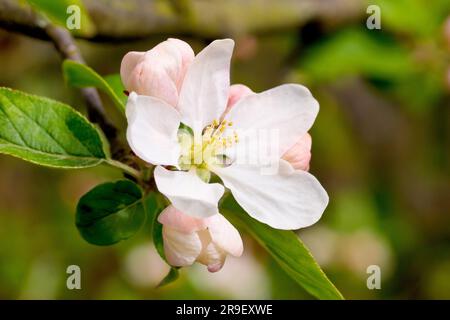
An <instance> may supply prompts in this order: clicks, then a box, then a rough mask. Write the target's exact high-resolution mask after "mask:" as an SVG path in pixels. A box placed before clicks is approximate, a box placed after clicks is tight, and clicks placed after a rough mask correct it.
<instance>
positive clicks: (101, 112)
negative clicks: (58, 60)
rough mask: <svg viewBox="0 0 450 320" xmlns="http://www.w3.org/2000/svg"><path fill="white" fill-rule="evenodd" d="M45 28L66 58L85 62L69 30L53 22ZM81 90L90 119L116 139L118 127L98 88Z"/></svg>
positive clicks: (109, 138) (112, 139)
mask: <svg viewBox="0 0 450 320" xmlns="http://www.w3.org/2000/svg"><path fill="white" fill-rule="evenodd" d="M44 30H45V32H46V34H47V35H48V37H49V39H50V40H51V41H52V42H53V44H54V45H55V48H56V49H57V50H58V52H59V53H60V54H61V56H62V57H63V58H64V59H69V60H74V61H76V62H79V63H83V64H84V63H85V62H84V59H83V57H82V55H81V52H80V50H79V49H78V47H77V45H76V44H75V42H74V40H73V38H72V35H71V34H70V32H69V31H67V30H66V29H64V28H62V27H57V26H54V25H53V24H51V23H47V24H46V26H45V27H44ZM80 91H81V94H82V95H83V97H84V100H85V101H86V105H87V110H88V117H89V119H90V120H91V121H93V122H95V123H97V124H98V125H99V126H100V127H101V128H102V130H103V132H104V133H105V135H106V137H107V138H108V140H109V141H110V142H112V141H114V140H115V139H116V137H117V129H116V128H115V127H114V125H113V124H112V123H111V122H110V121H109V120H108V118H107V116H106V112H105V109H104V107H103V104H102V101H101V99H100V96H99V94H98V92H97V90H96V89H95V88H82V89H80Z"/></svg>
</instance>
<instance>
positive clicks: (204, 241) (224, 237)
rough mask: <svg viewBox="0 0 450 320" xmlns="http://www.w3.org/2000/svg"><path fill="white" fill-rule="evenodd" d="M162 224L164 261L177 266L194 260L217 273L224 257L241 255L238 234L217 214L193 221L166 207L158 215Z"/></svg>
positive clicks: (187, 264)
mask: <svg viewBox="0 0 450 320" xmlns="http://www.w3.org/2000/svg"><path fill="white" fill-rule="evenodd" d="M158 221H159V222H160V223H161V224H162V225H163V239H164V252H165V255H166V259H167V261H168V262H169V263H170V264H171V265H173V266H177V267H183V266H189V265H191V264H193V263H194V262H195V261H197V262H200V263H201V264H204V265H206V266H207V267H208V271H210V272H216V271H219V270H220V269H221V268H222V266H223V264H224V262H225V258H226V256H227V254H231V255H233V256H235V257H239V256H241V255H242V251H243V244H242V239H241V236H240V235H239V232H238V231H237V230H236V229H235V228H234V227H233V225H232V224H231V223H229V222H228V220H227V219H225V218H224V217H223V216H222V215H221V214H215V215H213V216H211V217H208V218H195V217H192V216H189V215H186V214H184V213H182V212H181V211H179V210H177V209H176V208H175V207H174V206H172V205H170V206H168V207H167V208H166V209H164V211H163V212H162V213H161V214H160V215H159V217H158Z"/></svg>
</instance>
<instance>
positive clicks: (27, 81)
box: [0, 0, 450, 299]
mask: <svg viewBox="0 0 450 320" xmlns="http://www.w3.org/2000/svg"><path fill="white" fill-rule="evenodd" d="M84 3H85V5H86V7H87V8H88V10H89V12H90V14H91V16H92V19H93V21H94V22H95V23H98V28H99V31H100V33H101V32H103V33H107V32H108V30H113V31H114V32H115V33H114V34H115V36H117V38H120V37H122V36H123V37H124V38H127V39H125V40H126V41H118V39H111V38H108V37H106V36H105V37H104V39H102V37H99V38H98V39H96V41H87V40H77V43H78V45H79V46H80V49H81V51H82V53H83V55H84V57H85V59H86V60H87V63H88V64H89V65H90V66H91V67H92V68H94V69H95V70H96V71H97V72H99V73H100V74H102V75H107V74H114V73H117V72H118V71H119V67H120V61H121V58H122V56H123V55H124V54H125V53H126V52H128V51H130V50H140V51H144V50H148V49H150V48H151V47H153V46H154V45H155V44H157V43H158V42H160V41H163V40H164V39H166V38H167V37H179V38H181V39H183V40H185V41H187V42H189V43H190V44H191V45H192V46H193V48H194V49H195V50H196V52H198V51H199V50H201V48H203V47H204V46H205V45H206V44H207V43H209V42H210V41H211V40H212V39H215V38H221V37H232V38H234V39H235V41H236V49H235V52H234V56H233V63H232V69H231V72H232V82H233V83H244V84H247V85H249V86H250V87H251V88H253V89H254V90H255V91H262V90H265V89H268V88H271V87H273V86H276V85H279V84H282V83H286V82H296V83H301V84H304V85H306V86H308V87H309V88H310V89H311V91H312V92H313V94H314V96H315V97H316V98H317V99H318V100H319V102H320V105H321V109H320V112H319V116H318V118H317V121H316V123H315V125H314V127H313V129H312V131H311V134H312V137H313V148H312V153H313V158H312V163H311V172H312V173H313V174H314V175H315V176H317V177H318V178H319V180H320V181H321V182H322V184H323V185H324V187H325V189H326V190H327V191H328V193H329V195H330V205H329V207H328V208H327V210H326V212H325V214H324V216H323V218H322V219H321V220H320V221H319V222H318V223H317V224H316V225H315V226H313V227H310V228H307V229H304V230H301V231H299V235H300V237H301V238H302V239H303V241H304V242H305V243H306V244H307V245H308V246H309V247H310V249H311V251H312V253H313V255H314V256H315V257H316V259H317V260H318V262H319V263H320V265H321V266H322V267H323V269H324V270H325V272H326V273H327V274H328V276H329V277H330V279H331V280H332V281H333V282H334V283H335V284H336V286H337V287H338V288H339V289H340V290H341V292H342V293H343V294H344V296H345V297H346V298H348V299H418V298H423V299H449V298H450V179H449V171H450V167H449V156H450V58H449V54H450V20H448V17H449V16H450V1H448V0H433V1H429V0H428V1H426V0H423V1H422V0H395V1H393V0H386V1H381V0H380V1H375V0H374V1H364V0H361V1H359V0H310V1H309V0H304V1H302V0H290V1H289V0H280V1H276V0H273V1H269V0H266V1H264V0H249V1H239V0H231V1H202V0H191V1H150V0H148V1H144V0H141V1H139V0H133V1H131V0H126V1H114V0H111V1H104V0H99V1H87V0H86V1H84ZM369 4H378V5H379V6H380V8H381V30H368V29H367V28H366V19H367V18H368V16H369V15H368V14H367V13H366V9H367V6H368V5H369ZM0 10H1V6H0ZM111 19H112V20H111ZM114 19H115V20H114ZM122 29H123V30H122ZM133 35H134V36H135V38H136V39H130V38H133ZM0 85H1V86H7V87H12V88H16V89H20V90H23V91H26V92H30V93H34V94H38V95H43V96H48V97H51V98H54V99H57V100H60V101H63V102H66V103H68V104H70V105H72V106H74V107H76V108H78V109H79V110H84V103H83V101H82V99H81V97H80V94H79V92H78V91H77V90H76V89H72V88H69V87H68V86H67V85H66V84H65V83H64V81H63V77H62V73H61V58H60V56H59V55H58V54H57V52H56V51H55V50H54V48H53V46H52V44H51V43H48V42H46V41H41V40H37V39H33V38H30V37H27V36H23V35H19V34H16V33H13V32H10V31H4V30H1V29H0ZM104 102H105V103H106V104H108V103H109V100H108V99H107V98H106V97H104ZM110 111H111V117H112V118H113V119H116V120H117V117H115V115H114V111H113V109H112V108H110ZM121 125H122V127H123V124H121ZM117 178H120V174H119V172H117V171H116V170H114V169H110V168H106V167H99V168H94V169H87V170H74V171H64V170H51V169H47V168H42V167H37V166H34V165H32V164H29V163H25V162H23V161H20V160H18V159H14V158H11V157H9V156H4V155H0V298H3V299H62V298H64V299H104V298H111V299H116V298H121V299H153V298H158V299H165V298H171V299H178V298H189V299H197V298H205V299H209V298H231V299H240V298H249V299H263V298H275V299H303V298H310V296H309V295H308V294H307V293H306V292H305V291H304V290H303V289H302V288H301V287H299V286H298V285H296V284H295V283H294V282H293V281H291V280H290V278H289V277H288V276H286V275H285V274H284V272H283V271H282V270H280V268H279V267H278V266H277V265H276V263H275V262H274V261H273V260H272V259H271V258H270V256H269V255H268V254H267V253H265V252H264V251H263V249H262V248H261V247H260V246H259V245H258V244H257V243H255V242H254V241H253V240H252V239H251V238H250V237H248V236H246V235H245V234H244V235H243V236H244V243H245V253H244V256H243V257H242V258H240V259H232V258H229V259H228V260H227V262H226V264H225V267H224V268H223V270H222V271H220V272H219V273H216V274H209V273H208V272H207V271H206V269H205V268H204V267H203V266H201V265H195V266H193V267H192V268H185V269H183V270H182V272H181V278H180V279H179V280H178V281H177V282H175V283H173V284H171V285H169V286H167V287H164V288H161V289H155V285H156V284H157V283H158V282H159V281H160V280H161V278H162V277H163V276H164V275H165V273H166V272H167V271H168V267H167V266H166V265H164V263H163V262H162V261H161V259H160V258H159V256H158V255H157V253H156V251H155V249H154V248H153V246H152V243H151V237H150V229H149V228H148V227H145V228H144V229H143V230H141V232H140V233H139V234H138V235H136V236H134V237H133V238H131V239H129V240H127V241H124V242H121V243H119V244H117V245H115V246H111V247H96V246H93V245H90V244H88V243H86V242H85V241H83V240H82V238H81V237H80V236H79V234H78V232H77V230H76V227H75V224H74V212H75V207H76V203H77V200H78V199H79V197H80V196H81V195H83V194H84V193H85V192H87V191H88V190H89V189H91V188H92V187H93V186H95V185H96V184H98V183H100V182H103V181H109V180H113V179H117ZM280 201H283V199H280ZM71 264H76V265H79V266H80V267H81V270H82V290H73V291H70V290H68V289H67V288H66V278H67V274H66V268H67V266H69V265H71ZM369 265H378V266H380V268H381V272H382V287H381V290H368V288H367V287H366V279H367V277H368V274H367V273H366V269H367V267H368V266H369Z"/></svg>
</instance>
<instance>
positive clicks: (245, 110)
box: [226, 84, 319, 158]
mask: <svg viewBox="0 0 450 320" xmlns="http://www.w3.org/2000/svg"><path fill="white" fill-rule="evenodd" d="M318 112H319V104H318V102H317V101H316V100H315V99H314V98H313V96H312V95H311V93H310V92H309V90H308V89H307V88H305V87H303V86H301V85H296V84H286V85H281V86H278V87H275V88H273V89H270V90H267V91H264V92H261V93H258V94H252V95H248V96H246V97H244V98H242V99H241V100H239V101H238V102H237V103H236V105H235V106H234V107H233V108H232V109H231V110H230V112H229V113H228V114H227V115H226V119H227V120H230V121H232V123H233V127H232V129H235V130H236V129H237V131H238V134H239V140H240V141H243V143H241V142H240V143H238V144H237V145H236V146H237V148H240V149H241V151H242V148H246V149H247V150H248V151H247V152H251V153H253V152H254V150H253V149H254V146H255V145H256V144H258V142H257V141H255V139H256V138H259V139H261V138H263V139H269V138H271V139H272V140H273V142H271V143H272V144H274V143H276V144H277V146H276V148H274V150H273V153H274V155H273V156H274V157H276V158H280V157H281V155H282V154H284V153H285V152H286V151H287V150H288V149H289V148H290V147H292V146H293V145H294V144H295V143H296V142H297V141H298V140H299V139H300V138H301V137H302V136H303V135H304V134H305V133H306V132H307V131H308V130H309V129H310V128H311V126H312V125H313V123H314V120H315V118H316V116H317V113H318ZM273 135H275V138H276V139H273ZM245 143H248V144H249V145H247V146H245V145H244V144H245ZM260 143H261V142H260ZM250 150H252V151H250Z"/></svg>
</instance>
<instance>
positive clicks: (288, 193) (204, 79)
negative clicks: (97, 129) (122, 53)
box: [122, 39, 328, 230]
mask: <svg viewBox="0 0 450 320" xmlns="http://www.w3.org/2000/svg"><path fill="white" fill-rule="evenodd" d="M233 46H234V42H233V41H232V40H230V39H225V40H216V41H214V42H212V43H211V44H210V45H209V46H207V47H206V48H205V49H203V50H202V51H201V52H200V53H199V54H198V55H197V56H195V58H194V59H193V60H192V62H190V63H189V65H188V67H187V71H186V72H185V74H184V73H183V79H182V81H181V82H180V78H179V77H178V78H177V81H176V83H177V84H178V86H179V91H176V94H177V97H176V99H175V98H174V99H168V98H167V95H166V94H162V93H161V92H157V93H156V94H155V91H154V88H155V87H156V88H164V85H155V83H153V84H152V88H153V91H152V93H150V94H152V95H153V96H144V95H138V94H136V93H134V92H132V93H131V94H130V96H129V99H128V103H127V108H126V116H127V119H128V130H127V139H128V142H129V144H130V147H131V148H132V150H133V151H134V152H135V153H136V155H137V156H139V157H140V158H141V159H143V160H145V161H146V162H148V163H151V164H154V165H156V166H157V167H156V168H155V171H154V176H155V181H156V185H157V187H158V190H159V191H160V192H161V193H163V194H164V195H165V196H166V197H167V198H168V199H169V200H170V201H171V203H172V205H173V206H174V207H175V208H176V209H178V210H179V211H182V212H183V213H185V214H187V215H190V216H192V217H197V218H207V217H211V216H214V215H217V214H219V211H218V201H219V199H220V198H221V197H222V195H223V193H224V187H223V186H222V185H221V184H219V183H207V181H208V174H209V172H213V173H215V174H216V175H217V176H219V177H220V178H221V180H222V181H223V183H224V185H225V186H226V187H227V188H228V189H230V191H231V193H232V194H233V196H234V198H235V199H236V201H237V202H238V203H239V204H240V205H241V206H242V208H244V209H245V211H246V212H248V214H249V215H250V216H252V217H253V218H255V219H256V220H259V221H261V222H263V223H266V224H268V225H270V226H271V227H273V228H277V229H287V230H291V229H299V228H302V227H307V226H309V225H312V224H313V223H315V222H316V221H317V220H319V219H320V217H321V215H322V213H323V211H324V209H325V207H326V206H327V204H328V196H327V193H326V191H325V190H324V189H323V188H322V186H321V185H320V183H319V182H318V181H317V180H316V178H315V177H314V176H312V175H311V174H309V173H308V172H306V171H303V170H295V169H294V167H293V166H292V165H291V164H290V163H289V162H287V161H286V160H284V159H282V158H283V156H284V155H285V154H286V152H287V151H288V150H290V149H291V147H293V146H295V145H296V144H297V143H298V141H300V140H301V139H302V138H303V137H304V136H305V135H306V134H307V132H308V130H309V129H310V128H311V126H312V124H313V122H314V120H315V117H316V115H317V113H318V111H319V105H318V103H317V101H316V100H315V99H314V98H313V97H312V95H311V93H310V92H309V90H308V89H306V88H305V87H303V86H300V85H296V84H287V85H282V86H279V87H276V88H273V89H270V90H267V91H264V92H262V93H255V94H253V93H252V94H247V95H245V96H244V97H242V98H241V99H240V100H239V101H237V102H236V103H235V104H234V105H233V106H232V107H229V108H228V109H227V104H228V98H229V92H230V80H229V69H230V59H231V55H232V51H233ZM171 54H172V53H171V51H170V50H166V51H165V53H164V55H171ZM164 61H169V62H170V61H173V63H172V65H170V63H169V64H166V65H165V69H164V72H166V73H167V70H171V69H170V68H174V70H175V69H176V70H178V69H177V68H181V67H183V68H185V65H183V64H182V63H181V62H180V61H182V60H181V55H180V54H178V59H167V57H165V58H164ZM153 63H154V62H153ZM123 64H124V63H123ZM128 68H129V69H130V70H131V69H132V68H133V65H132V66H131V67H128ZM142 70H145V68H144V69H142ZM123 73H126V70H125V71H124V72H123ZM168 74H177V75H179V74H181V73H180V72H175V71H172V72H169V73H168ZM122 76H123V77H124V75H122ZM154 78H159V79H162V78H163V77H154ZM128 81H131V80H128ZM180 83H181V85H180ZM161 90H163V89H161ZM146 94H149V93H146ZM156 97H165V99H164V101H163V100H161V99H159V98H156ZM167 101H169V102H167ZM170 101H176V105H174V103H172V105H170V104H169V103H170ZM226 110H227V112H226V113H225V111H226ZM224 113H225V114H224ZM181 124H183V125H184V127H183V126H182V127H181V128H180V125H181ZM186 127H188V128H190V129H192V131H190V130H189V129H186ZM258 131H270V132H277V133H278V138H279V139H278V143H277V144H274V145H272V146H271V147H273V148H272V149H273V151H272V152H271V153H270V155H269V156H270V159H271V160H270V161H271V162H272V163H273V162H276V165H277V168H278V170H277V171H276V172H274V174H272V175H263V174H261V164H260V163H253V162H251V161H250V162H248V161H243V160H244V159H243V158H242V157H243V156H246V157H247V156H249V152H250V153H252V152H253V151H254V150H255V148H256V146H257V145H258V140H257V138H256V136H255V134H254V133H255V132H258ZM309 146H310V145H309ZM242 150H244V152H242ZM308 151H309V150H308ZM251 156H252V154H250V157H251ZM218 159H225V163H226V165H224V163H222V162H218ZM285 159H287V158H286V157H285ZM308 161H309V158H308ZM168 168H170V169H168ZM174 169H176V170H174Z"/></svg>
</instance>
